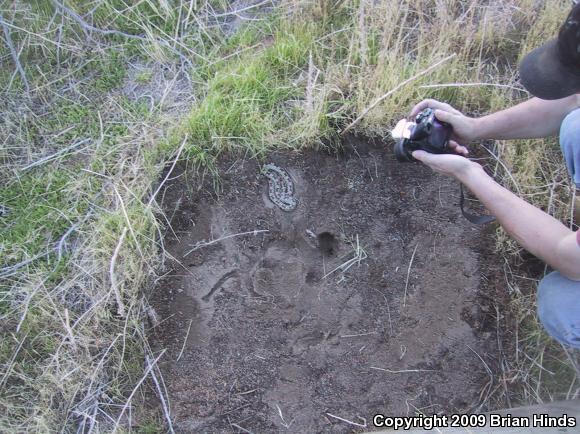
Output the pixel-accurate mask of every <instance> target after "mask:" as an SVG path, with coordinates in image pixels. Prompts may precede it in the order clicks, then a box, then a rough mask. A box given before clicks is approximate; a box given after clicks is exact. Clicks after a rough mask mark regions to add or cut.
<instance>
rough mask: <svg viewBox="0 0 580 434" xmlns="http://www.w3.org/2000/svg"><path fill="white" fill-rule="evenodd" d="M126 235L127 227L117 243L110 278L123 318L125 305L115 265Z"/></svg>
mask: <svg viewBox="0 0 580 434" xmlns="http://www.w3.org/2000/svg"><path fill="white" fill-rule="evenodd" d="M125 235H127V227H124V228H123V233H122V234H121V237H120V238H119V242H118V243H117V247H115V252H114V253H113V257H112V258H111V264H110V266H109V276H110V278H111V289H112V290H113V292H114V293H115V298H116V300H117V314H118V315H119V316H121V317H125V305H124V304H123V300H121V293H120V292H119V287H118V286H117V277H116V276H115V263H116V262H117V256H118V255H119V251H120V250H121V246H122V245H123V240H124V239H125Z"/></svg>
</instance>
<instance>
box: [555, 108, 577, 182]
mask: <svg viewBox="0 0 580 434" xmlns="http://www.w3.org/2000/svg"><path fill="white" fill-rule="evenodd" d="M560 148H561V149H562V153H563V154H564V160H566V167H567V168H568V172H569V173H570V176H571V177H572V180H573V181H574V184H576V187H577V188H580V109H576V110H574V111H572V112H570V113H569V114H568V116H566V117H565V118H564V120H563V121H562V125H561V126H560Z"/></svg>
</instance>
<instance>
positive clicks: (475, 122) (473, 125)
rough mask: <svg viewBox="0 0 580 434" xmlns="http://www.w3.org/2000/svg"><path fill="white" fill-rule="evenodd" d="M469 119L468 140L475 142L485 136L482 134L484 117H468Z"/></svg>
mask: <svg viewBox="0 0 580 434" xmlns="http://www.w3.org/2000/svg"><path fill="white" fill-rule="evenodd" d="M467 119H469V122H468V123H469V133H468V137H467V139H468V141H469V142H475V141H477V140H482V139H483V137H482V136H481V134H480V133H481V131H482V118H467Z"/></svg>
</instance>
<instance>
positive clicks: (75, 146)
mask: <svg viewBox="0 0 580 434" xmlns="http://www.w3.org/2000/svg"><path fill="white" fill-rule="evenodd" d="M90 140H91V139H89V138H87V139H83V140H79V141H78V142H75V143H73V144H72V145H70V146H67V147H66V148H63V149H61V150H59V151H57V152H55V153H54V154H52V155H47V156H46V157H44V158H41V159H40V160H38V161H35V162H34V163H30V164H29V165H28V166H24V167H23V168H22V169H20V170H21V171H22V172H24V171H26V170H28V169H32V168H33V167H36V166H40V165H41V164H44V163H47V162H49V161H50V160H54V159H55V158H58V157H59V156H61V155H62V154H64V153H66V152H68V151H71V150H73V149H74V148H77V147H79V146H81V145H84V144H85V143H87V142H89V141H90Z"/></svg>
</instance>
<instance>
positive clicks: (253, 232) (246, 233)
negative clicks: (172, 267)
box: [183, 229, 270, 257]
mask: <svg viewBox="0 0 580 434" xmlns="http://www.w3.org/2000/svg"><path fill="white" fill-rule="evenodd" d="M264 232H270V231H269V230H268V229H255V230H253V231H248V232H240V233H239V234H231V235H227V236H225V237H221V238H218V239H216V240H211V241H202V242H200V243H197V244H196V245H195V246H194V247H193V249H191V250H190V251H189V252H187V253H186V254H185V255H183V256H184V257H185V256H187V255H189V254H190V253H193V252H195V251H196V250H197V249H201V248H202V247H207V246H211V245H212V244H215V243H219V242H220V241H223V240H227V239H228V238H233V237H239V236H242V235H258V234H261V233H264Z"/></svg>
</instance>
